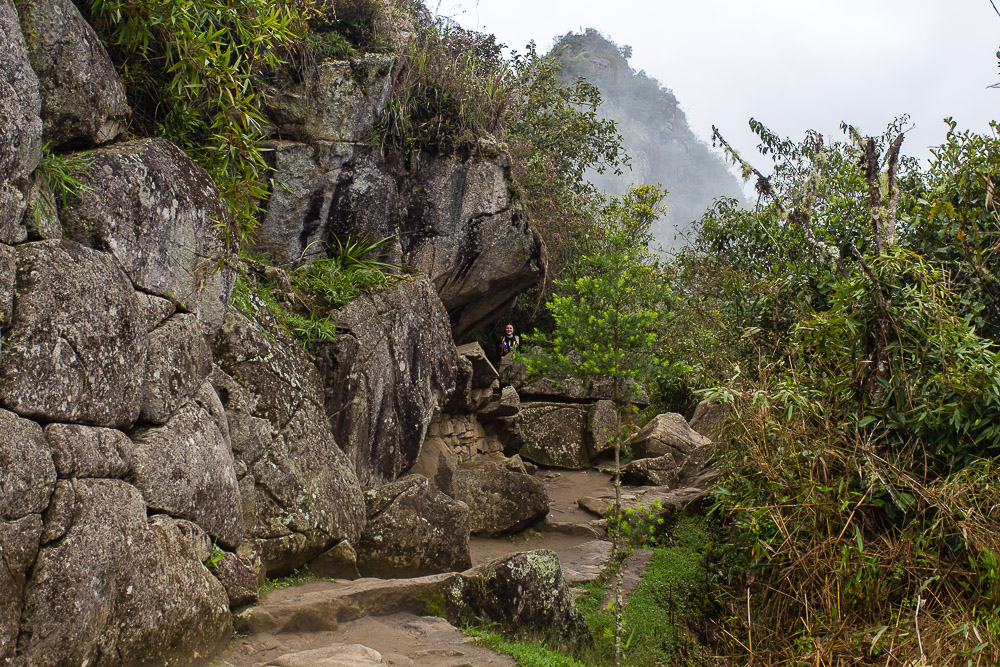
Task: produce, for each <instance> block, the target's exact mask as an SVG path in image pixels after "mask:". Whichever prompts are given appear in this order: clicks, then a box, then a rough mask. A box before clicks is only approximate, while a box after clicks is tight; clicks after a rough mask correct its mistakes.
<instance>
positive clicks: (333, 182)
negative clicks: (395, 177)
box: [253, 141, 384, 266]
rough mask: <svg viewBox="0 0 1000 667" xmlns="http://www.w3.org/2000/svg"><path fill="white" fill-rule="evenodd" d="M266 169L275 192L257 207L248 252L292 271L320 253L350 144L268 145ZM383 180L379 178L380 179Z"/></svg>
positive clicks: (293, 143) (348, 155) (284, 142)
mask: <svg viewBox="0 0 1000 667" xmlns="http://www.w3.org/2000/svg"><path fill="white" fill-rule="evenodd" d="M265 148H267V149H268V152H267V153H265V156H266V159H267V161H268V166H269V167H270V168H271V172H272V174H273V177H274V179H275V180H276V181H278V182H279V183H281V187H277V188H274V189H273V191H272V192H271V194H270V196H269V197H268V199H267V201H266V202H264V204H263V205H262V207H261V208H262V216H261V222H260V227H258V228H257V233H256V235H255V238H254V240H253V243H254V249H255V250H256V251H257V252H259V253H262V254H263V255H265V256H266V257H269V258H270V259H271V260H272V261H274V262H275V263H277V264H280V265H282V266H295V265H296V264H298V263H300V262H302V261H306V260H309V259H311V258H313V257H316V256H319V255H323V254H324V253H325V252H326V246H325V242H326V241H327V239H328V236H329V220H330V217H331V215H334V216H335V215H336V211H331V207H334V206H336V203H335V201H334V191H335V190H336V188H337V184H338V182H339V181H340V178H341V170H342V169H344V167H345V165H347V164H348V163H349V161H350V159H351V158H352V157H353V155H354V152H355V148H354V146H353V144H344V143H335V142H329V141H316V142H313V143H308V144H306V143H299V142H294V141H269V142H267V143H266V144H265ZM383 177H384V176H383Z"/></svg>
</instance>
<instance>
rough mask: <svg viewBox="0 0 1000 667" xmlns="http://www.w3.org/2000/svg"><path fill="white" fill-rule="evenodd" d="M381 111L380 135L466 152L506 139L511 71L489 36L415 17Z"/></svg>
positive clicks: (399, 143)
mask: <svg viewBox="0 0 1000 667" xmlns="http://www.w3.org/2000/svg"><path fill="white" fill-rule="evenodd" d="M401 55H402V59H403V64H402V67H401V68H400V69H399V72H398V74H397V76H396V78H395V81H394V82H393V87H392V95H391V97H390V100H389V105H388V109H387V111H386V113H385V114H384V116H383V121H382V122H383V128H382V132H383V135H384V137H385V140H386V141H387V142H388V143H389V144H391V145H393V146H395V147H397V148H400V149H403V150H406V151H409V150H412V149H414V148H429V149H432V150H435V151H438V152H443V153H448V152H454V151H460V152H465V153H469V152H472V151H475V150H476V148H477V147H480V146H483V145H484V144H485V145H486V146H487V147H488V148H489V149H490V150H493V151H497V150H498V147H497V146H495V145H494V146H490V144H491V143H494V144H495V143H497V142H500V141H503V140H504V138H505V137H506V128H507V121H508V108H509V107H510V106H511V104H512V103H513V96H514V94H515V83H516V80H515V76H514V71H513V69H512V68H511V64H510V63H509V62H508V61H507V60H506V59H505V58H504V57H503V54H502V52H501V46H500V45H499V44H497V42H496V38H495V37H494V36H493V35H487V34H484V33H479V32H475V31H471V30H465V29H464V28H461V27H459V26H458V25H456V24H453V23H450V22H449V21H447V20H445V19H440V18H439V19H437V20H434V21H432V20H430V19H429V18H427V17H426V15H425V16H423V20H418V21H417V23H416V34H415V35H414V36H413V38H412V39H411V40H410V41H409V43H408V44H407V45H406V46H405V47H404V49H403V52H402V54H401Z"/></svg>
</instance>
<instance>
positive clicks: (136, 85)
mask: <svg viewBox="0 0 1000 667" xmlns="http://www.w3.org/2000/svg"><path fill="white" fill-rule="evenodd" d="M307 10H308V5H300V4H292V3H287V2H268V1H266V0H232V1H227V2H219V1H216V0H156V1H144V2H128V1H126V0H92V2H91V5H90V17H89V18H90V22H91V24H92V25H93V26H94V29H95V30H96V31H97V33H98V34H99V35H100V36H101V38H102V39H103V40H104V42H105V43H106V44H107V45H108V50H109V52H110V54H111V57H112V60H113V61H114V62H115V63H117V66H118V71H119V75H120V77H121V80H122V82H123V83H124V84H125V88H126V93H127V95H128V99H129V101H130V103H131V104H132V109H133V117H132V130H133V131H134V132H135V133H136V134H139V135H141V136H163V137H167V138H168V139H170V140H171V141H173V142H174V143H175V144H177V145H178V146H179V147H180V148H181V149H183V150H184V151H185V152H186V153H188V154H189V155H190V156H191V157H192V158H194V160H195V161H196V162H197V163H198V164H200V165H201V166H202V167H204V168H205V169H206V170H207V171H208V173H209V174H210V175H211V176H212V178H213V179H214V180H215V182H216V184H217V185H218V187H219V189H220V191H221V193H222V196H223V198H224V199H225V200H226V201H227V202H228V203H229V205H230V206H231V207H232V209H233V211H234V213H235V220H236V228H235V229H230V230H225V231H227V232H228V233H229V234H230V235H231V236H232V237H233V240H237V239H239V238H241V237H245V236H247V235H248V234H250V233H251V232H252V230H253V228H254V226H255V224H256V222H255V221H256V210H257V209H256V207H257V202H258V201H259V200H261V199H263V198H264V197H265V196H266V195H267V192H268V190H267V184H266V179H265V174H266V168H267V165H266V164H265V162H264V157H263V154H262V149H261V147H260V143H261V141H262V140H263V138H264V128H263V124H264V123H263V118H262V116H261V98H260V91H259V88H258V81H259V79H260V77H261V74H262V73H263V72H266V71H268V70H271V69H274V68H276V67H278V66H279V65H280V64H281V54H282V53H284V52H286V51H287V50H288V49H290V48H292V46H293V44H294V43H295V42H296V41H297V40H298V39H300V38H301V36H302V34H303V27H302V19H301V15H300V11H307Z"/></svg>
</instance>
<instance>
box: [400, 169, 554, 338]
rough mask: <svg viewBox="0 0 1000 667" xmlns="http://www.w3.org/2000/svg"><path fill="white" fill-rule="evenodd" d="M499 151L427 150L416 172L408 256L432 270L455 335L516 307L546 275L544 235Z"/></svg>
mask: <svg viewBox="0 0 1000 667" xmlns="http://www.w3.org/2000/svg"><path fill="white" fill-rule="evenodd" d="M506 170H507V165H506V164H505V163H504V162H503V160H502V159H500V158H487V157H470V158H465V159H462V158H458V157H448V156H427V157H425V158H422V159H421V160H420V161H418V162H416V163H415V164H414V165H413V166H412V169H411V172H410V175H409V176H410V185H409V192H410V193H412V194H411V196H410V197H409V199H408V202H407V208H406V217H405V220H404V223H403V225H402V228H401V232H402V233H403V235H402V237H401V242H402V248H403V252H404V256H405V257H406V262H407V266H408V267H409V268H411V269H412V270H413V271H415V272H418V273H422V274H425V275H427V276H429V277H430V279H431V282H432V283H433V284H434V288H435V289H436V290H437V292H438V294H439V295H440V296H441V301H442V302H443V303H444V305H445V307H446V308H447V309H448V313H449V315H450V316H451V322H452V329H453V330H454V334H455V340H457V341H463V340H467V339H468V338H469V336H471V335H472V334H473V333H475V332H476V331H477V330H479V329H481V328H482V327H483V326H485V325H486V324H488V323H490V322H492V321H493V320H495V319H496V318H497V317H499V316H500V315H502V314H503V313H505V312H507V311H508V310H510V308H511V307H512V306H513V305H514V301H515V300H516V299H517V296H518V294H520V293H521V292H523V291H524V290H526V289H528V288H529V287H531V286H533V285H534V284H535V283H536V282H537V281H538V279H539V277H540V276H541V243H540V241H539V239H538V237H537V235H535V234H534V232H532V230H531V229H530V227H529V226H528V223H527V220H525V219H524V218H522V217H521V216H520V214H519V213H518V211H517V209H516V208H515V207H513V206H512V202H511V194H510V180H509V178H508V176H507V172H506Z"/></svg>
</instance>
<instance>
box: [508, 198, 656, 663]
mask: <svg viewBox="0 0 1000 667" xmlns="http://www.w3.org/2000/svg"><path fill="white" fill-rule="evenodd" d="M665 194H666V193H665V191H664V190H662V189H661V188H659V187H654V186H648V185H643V186H638V187H634V188H632V189H631V190H630V191H629V192H627V193H626V194H625V195H623V196H621V197H619V198H615V199H612V200H611V201H610V203H609V204H608V205H607V206H606V207H605V209H604V211H603V215H602V218H601V225H602V226H600V227H598V228H597V229H595V230H594V233H593V234H591V235H590V236H588V237H587V238H585V239H584V241H583V243H582V248H581V249H582V252H581V253H580V255H579V258H578V259H577V260H576V261H575V262H574V263H573V264H572V265H571V266H569V267H567V270H566V272H565V273H564V276H565V277H564V278H562V279H560V280H558V281H556V283H555V285H556V294H554V295H553V297H552V299H551V300H550V301H549V302H547V303H546V304H545V306H546V308H547V309H548V310H549V312H550V314H551V316H552V319H553V321H554V323H555V326H554V329H553V331H552V333H551V334H541V333H538V332H537V331H536V332H535V333H534V334H532V335H530V336H527V337H526V339H527V341H528V343H529V344H530V345H534V346H537V349H535V350H529V351H528V352H527V354H526V357H525V361H526V364H527V367H528V373H529V375H533V376H539V375H554V374H558V375H571V376H575V377H578V378H580V379H583V380H588V379H591V378H604V379H608V380H610V381H611V383H612V387H613V402H614V405H615V410H616V412H617V415H618V420H617V421H618V424H617V428H616V429H615V431H614V433H613V434H612V438H611V440H612V445H613V447H614V452H615V468H614V471H615V472H614V483H615V504H614V510H613V511H614V517H613V520H612V521H611V522H610V523H609V531H610V532H611V537H612V560H616V559H617V558H618V557H619V556H620V555H621V554H622V550H623V548H624V545H623V541H622V535H621V532H620V530H618V526H619V525H620V521H621V479H620V474H619V466H620V460H621V445H622V442H623V441H624V440H625V439H626V438H627V437H628V435H629V433H628V428H627V427H623V425H625V424H627V421H628V415H629V414H630V413H631V411H632V410H633V409H634V408H633V403H632V401H633V399H634V398H635V397H636V392H637V391H638V389H639V386H640V384H639V383H640V382H642V381H643V380H644V379H646V378H647V377H649V374H650V372H651V371H652V370H653V368H655V367H656V366H658V365H659V364H660V361H659V360H658V359H657V358H656V355H655V350H656V349H657V345H656V339H657V337H656V332H657V330H658V328H659V325H660V324H661V323H662V322H663V320H664V319H665V318H667V317H668V316H669V312H668V310H667V306H668V303H669V299H670V289H669V286H668V285H667V283H666V282H665V281H664V279H663V275H662V272H661V271H660V267H659V263H658V259H657V256H656V255H655V253H653V252H652V251H650V250H649V243H650V241H651V240H652V236H651V234H650V231H649V229H650V225H651V224H652V222H653V221H654V220H656V219H657V218H658V216H659V215H661V214H662V212H663V210H664V207H662V206H661V205H660V202H661V201H662V199H663V196H664V195H665ZM530 345H529V346H530ZM526 347H528V346H526ZM621 635H622V599H621V576H620V574H619V577H618V578H617V579H616V582H615V664H616V665H618V664H620V663H621Z"/></svg>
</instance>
